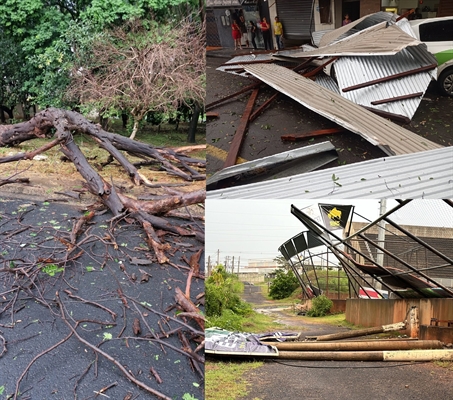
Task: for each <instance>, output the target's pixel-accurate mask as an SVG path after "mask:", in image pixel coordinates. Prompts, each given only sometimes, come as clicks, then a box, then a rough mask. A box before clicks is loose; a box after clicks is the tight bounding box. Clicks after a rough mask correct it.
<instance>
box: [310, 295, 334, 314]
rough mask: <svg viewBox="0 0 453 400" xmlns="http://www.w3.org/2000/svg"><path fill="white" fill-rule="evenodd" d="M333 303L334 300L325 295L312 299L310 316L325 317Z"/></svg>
mask: <svg viewBox="0 0 453 400" xmlns="http://www.w3.org/2000/svg"><path fill="white" fill-rule="evenodd" d="M332 305H333V302H332V300H330V299H329V298H328V297H326V296H325V295H321V296H318V297H315V298H314V299H313V300H312V301H311V308H310V310H308V311H307V315H308V316H309V317H323V316H324V315H327V314H328V312H329V310H330V309H331V307H332Z"/></svg>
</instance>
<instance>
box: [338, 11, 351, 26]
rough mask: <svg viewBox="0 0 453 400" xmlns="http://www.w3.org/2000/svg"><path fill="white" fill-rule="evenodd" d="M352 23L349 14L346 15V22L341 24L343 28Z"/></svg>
mask: <svg viewBox="0 0 453 400" xmlns="http://www.w3.org/2000/svg"><path fill="white" fill-rule="evenodd" d="M351 22H352V21H351V20H350V19H349V14H346V15H345V16H344V20H343V23H342V24H341V25H342V26H345V25H347V24H350V23H351Z"/></svg>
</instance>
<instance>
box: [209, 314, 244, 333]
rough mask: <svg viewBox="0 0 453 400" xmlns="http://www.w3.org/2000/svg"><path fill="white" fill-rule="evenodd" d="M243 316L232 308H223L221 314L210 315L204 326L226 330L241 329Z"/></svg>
mask: <svg viewBox="0 0 453 400" xmlns="http://www.w3.org/2000/svg"><path fill="white" fill-rule="evenodd" d="M243 322H244V318H243V317H242V316H241V315H239V314H235V313H234V312H233V311H232V310H229V309H224V310H223V312H222V315H220V316H212V317H209V318H208V319H207V320H206V328H214V327H217V328H223V329H226V330H228V331H242V330H243V329H242V323H243Z"/></svg>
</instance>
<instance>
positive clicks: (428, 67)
mask: <svg viewBox="0 0 453 400" xmlns="http://www.w3.org/2000/svg"><path fill="white" fill-rule="evenodd" d="M434 68H437V64H430V65H426V66H424V67H420V68H415V69H411V70H410V71H404V72H400V73H398V74H393V75H389V76H386V77H383V78H379V79H373V80H371V81H368V82H363V83H359V84H358V85H353V86H348V87H345V88H344V89H343V92H344V93H345V92H349V91H351V90H356V89H362V88H364V87H368V86H373V85H376V84H377V83H382V82H388V81H391V80H393V79H398V78H403V77H405V76H410V75H414V74H418V73H419V72H424V71H431V70H433V69H434Z"/></svg>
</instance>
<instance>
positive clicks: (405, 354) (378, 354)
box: [274, 349, 453, 362]
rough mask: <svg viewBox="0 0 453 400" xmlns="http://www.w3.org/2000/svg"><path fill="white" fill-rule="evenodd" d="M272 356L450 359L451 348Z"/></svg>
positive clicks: (451, 356)
mask: <svg viewBox="0 0 453 400" xmlns="http://www.w3.org/2000/svg"><path fill="white" fill-rule="evenodd" d="M274 357H278V358H285V359H288V360H313V361H393V362H394V361H398V362H401V361H434V360H438V361H451V360H453V350H441V349H435V350H402V351H361V352H358V351H340V352H335V351H325V352H317V351H313V352H310V351H280V352H279V353H278V355H275V356H274Z"/></svg>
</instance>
